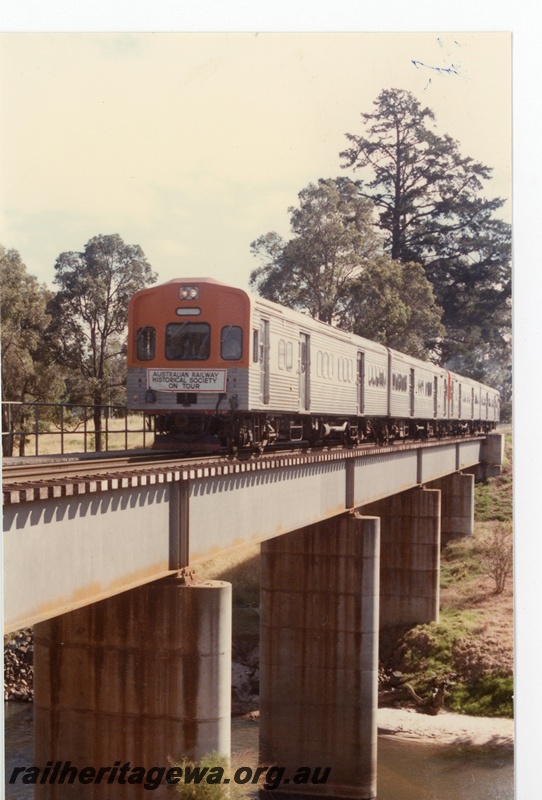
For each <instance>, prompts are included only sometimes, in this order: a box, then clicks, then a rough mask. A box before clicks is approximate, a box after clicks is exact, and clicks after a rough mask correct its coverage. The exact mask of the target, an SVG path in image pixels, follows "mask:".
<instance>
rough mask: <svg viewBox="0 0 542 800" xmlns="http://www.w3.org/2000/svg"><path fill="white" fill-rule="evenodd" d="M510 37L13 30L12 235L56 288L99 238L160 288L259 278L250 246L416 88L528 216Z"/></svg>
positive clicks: (491, 190)
mask: <svg viewBox="0 0 542 800" xmlns="http://www.w3.org/2000/svg"><path fill="white" fill-rule="evenodd" d="M511 44H512V37H511V35H510V33H509V32H501V33H499V32H496V33H484V32H478V33H476V32H470V33H465V32H463V33H453V32H440V33H439V32H427V33H416V32H414V33H406V32H405V33H354V32H343V33H332V32H323V33H322V32H304V33H295V32H282V33H270V32H259V33H254V32H247V33H232V32H218V33H217V32H208V33H196V32H188V33H186V32H156V33H150V32H142V33H137V32H134V33H126V32H122V31H119V32H111V33H108V32H101V33H76V32H62V33H46V32H4V33H3V34H2V35H1V36H0V75H1V76H3V79H2V81H1V88H0V111H1V120H2V121H1V125H0V135H1V145H0V172H1V174H2V189H1V190H0V214H1V218H0V243H1V244H3V245H4V246H5V247H9V248H15V249H16V250H18V251H19V252H20V254H21V257H22V259H23V261H24V263H25V264H26V266H27V268H28V271H29V272H30V273H31V274H33V275H36V276H37V278H38V279H39V280H40V281H42V282H45V283H47V284H49V285H52V281H53V278H54V264H55V260H56V258H57V257H58V255H59V254H60V253H62V252H65V251H71V250H75V251H81V250H82V249H83V248H84V245H85V244H86V242H87V241H89V239H91V238H92V237H93V236H96V235H98V234H112V233H118V234H120V236H121V237H122V238H123V240H124V241H125V242H126V243H129V244H138V245H140V246H141V247H142V249H143V252H144V253H145V255H146V256H147V259H148V260H149V262H150V263H151V265H152V267H153V268H154V270H155V271H156V272H157V273H158V279H159V281H160V282H162V281H166V280H169V279H171V278H174V277H184V276H186V277H189V276H190V277H195V276H200V277H202V276H209V277H213V278H216V279H218V280H222V281H225V282H228V283H232V284H234V285H237V286H240V287H242V288H246V287H247V286H248V280H249V276H250V272H251V270H252V269H254V268H255V267H256V266H257V261H256V260H255V259H254V257H253V256H252V255H251V252H250V243H251V242H252V241H254V240H255V239H257V238H258V237H259V236H261V235H262V234H264V233H267V232H268V231H272V230H274V231H277V232H278V233H279V234H281V235H282V236H284V237H286V238H287V237H288V236H289V214H288V208H289V207H291V206H295V205H296V204H297V202H298V193H299V192H300V191H301V189H303V188H304V187H306V186H307V185H308V184H309V183H311V182H316V181H317V180H318V179H319V178H333V177H337V176H339V175H345V174H348V175H350V176H351V177H358V176H361V173H359V172H353V171H352V170H344V169H342V168H341V159H340V158H339V153H340V152H341V150H343V149H345V148H346V147H347V146H348V142H347V139H346V137H345V134H346V133H354V134H361V133H362V132H363V127H362V121H361V116H360V114H361V113H362V112H371V111H372V110H373V102H374V101H375V99H376V97H377V96H378V94H379V93H380V91H381V90H382V89H388V88H401V89H406V90H408V91H410V92H412V93H413V94H414V96H415V97H416V98H417V99H418V100H419V101H420V102H421V103H423V104H424V105H426V106H428V107H429V108H431V109H432V110H433V112H434V113H435V115H436V131H437V132H438V133H440V134H445V133H447V134H449V135H450V136H452V138H454V139H456V140H457V141H458V142H459V144H460V149H461V152H462V154H463V155H468V156H471V157H473V158H475V159H476V160H479V161H481V162H482V163H484V164H486V165H487V166H490V167H492V168H493V178H492V180H491V181H490V182H488V188H487V193H488V195H489V196H492V197H493V196H500V197H503V198H506V199H507V203H506V205H505V207H504V208H503V209H502V210H501V212H500V216H502V217H504V218H505V219H507V220H510V219H511V210H512V206H511V202H510V198H511V189H512V187H511V153H512V151H511V147H512V145H511V132H512V101H511V97H512V96H511V88H512V83H511V77H512V71H511Z"/></svg>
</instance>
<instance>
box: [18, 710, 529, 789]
mask: <svg viewBox="0 0 542 800" xmlns="http://www.w3.org/2000/svg"><path fill="white" fill-rule="evenodd" d="M4 713H5V731H6V775H10V774H11V771H12V770H13V768H14V767H15V766H23V765H24V766H30V765H31V764H32V704H31V703H13V702H11V703H4ZM232 745H233V750H234V752H235V753H239V754H242V760H243V762H244V763H245V764H246V766H251V767H255V766H256V765H257V763H258V724H257V722H253V721H246V720H240V719H234V720H233V723H232ZM270 796H272V795H270ZM466 798H468V800H513V798H514V767H513V754H512V752H510V751H508V750H506V751H505V750H490V749H485V748H480V747H449V746H440V747H439V746H438V745H427V744H420V743H417V744H411V743H410V742H398V741H390V740H389V739H379V741H378V800H466ZM6 800H32V787H31V786H22V785H17V784H15V785H11V786H9V785H8V786H6Z"/></svg>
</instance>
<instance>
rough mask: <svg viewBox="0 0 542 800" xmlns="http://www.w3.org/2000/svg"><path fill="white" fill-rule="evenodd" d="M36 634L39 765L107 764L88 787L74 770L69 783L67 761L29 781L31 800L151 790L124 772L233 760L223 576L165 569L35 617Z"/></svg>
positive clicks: (162, 790) (164, 791)
mask: <svg viewBox="0 0 542 800" xmlns="http://www.w3.org/2000/svg"><path fill="white" fill-rule="evenodd" d="M34 632H35V640H34V641H35V643H34V658H35V667H34V670H35V701H34V709H35V710H34V718H35V723H34V741H35V761H34V763H35V764H38V765H40V766H41V767H42V768H43V767H45V765H46V764H47V762H51V763H52V768H54V765H55V763H56V762H61V763H62V765H63V767H64V765H65V764H66V762H71V766H72V767H73V766H75V767H76V768H77V769H78V770H79V771H80V770H81V769H84V768H86V767H89V768H91V769H94V770H95V772H96V773H97V771H98V770H99V769H100V768H101V767H103V768H107V767H109V768H111V769H110V770H109V771H106V772H105V773H104V776H103V778H102V780H101V782H100V783H96V782H93V781H91V780H89V781H87V784H88V785H81V784H82V782H80V780H79V776H80V772H79V774H78V775H77V776H76V777H75V778H74V782H73V783H72V784H71V783H70V782H69V780H70V774H73V772H72V773H70V772H69V770H68V771H67V772H66V777H65V781H64V783H60V782H59V777H58V775H57V780H56V781H55V782H54V783H52V784H51V783H45V784H44V785H41V784H39V785H37V786H35V797H36V798H40V800H41V798H47V800H49V799H50V798H51V799H52V798H55V800H56V798H64V797H67V796H69V797H73V796H75V795H76V796H78V797H89V798H90V797H92V798H94V797H100V798H107V800H114V799H116V798H120V797H122V798H126V796H127V791H128V793H129V795H130V797H131V796H132V795H134V794H138V795H139V794H143V795H145V796H147V795H148V793H149V791H148V790H149V786H147V789H145V788H144V785H143V783H144V781H142V782H141V783H133V782H132V781H131V780H130V775H131V770H133V768H135V767H139V768H144V771H145V773H146V774H147V773H148V771H149V770H151V769H152V768H155V767H157V768H160V767H165V768H166V772H167V770H168V769H169V768H170V767H171V759H173V760H177V761H178V760H180V759H181V758H182V757H183V756H186V757H187V758H190V759H195V760H196V759H199V758H201V757H202V756H203V755H205V754H206V753H209V752H210V751H213V750H216V751H218V752H219V753H221V754H224V755H226V756H228V757H229V754H230V702H231V701H230V698H231V585H230V584H229V583H224V582H222V581H204V582H201V583H193V584H189V583H187V582H185V580H184V579H183V578H181V577H177V576H173V577H171V578H164V579H162V580H158V581H155V582H154V583H149V584H146V585H145V586H142V587H140V588H137V589H133V590H131V591H128V592H124V593H122V594H119V595H116V596H114V597H111V598H109V599H107V600H104V601H102V602H99V603H95V604H93V605H89V606H86V607H84V608H81V609H78V610H76V611H72V612H70V613H68V614H64V615H62V616H59V617H55V618H53V619H50V620H48V621H46V622H41V623H39V624H38V625H36V626H35V628H34ZM127 763H129V765H130V766H129V768H127V769H126V770H125V773H124V780H117V779H118V778H119V776H120V774H121V770H122V767H123V765H125V764H127ZM115 764H116V766H117V769H116V770H115V771H114V772H113V769H114V767H115ZM89 776H92V773H90V772H89V773H87V777H89ZM113 776H114V780H113ZM132 777H133V776H132ZM156 777H157V774H156V772H155V773H153V778H152V779H151V780H156ZM109 778H111V779H112V780H111V783H108V779H109ZM147 782H148V781H147ZM123 783H124V784H125V783H130V784H132V785H130V786H126V785H122V784H123ZM171 790H172V787H171V786H167V785H166V784H165V782H164V780H163V781H162V783H161V784H160V786H159V787H158V788H154V787H153V791H152V795H153V797H156V798H160V797H170V796H171Z"/></svg>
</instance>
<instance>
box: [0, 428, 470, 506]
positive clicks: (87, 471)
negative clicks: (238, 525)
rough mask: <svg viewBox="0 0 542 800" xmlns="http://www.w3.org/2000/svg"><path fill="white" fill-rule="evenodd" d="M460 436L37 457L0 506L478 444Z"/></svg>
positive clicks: (10, 475)
mask: <svg viewBox="0 0 542 800" xmlns="http://www.w3.org/2000/svg"><path fill="white" fill-rule="evenodd" d="M480 438H481V437H480V436H465V437H458V438H450V439H446V440H445V441H444V442H443V440H429V441H427V442H420V441H407V442H397V443H393V444H388V445H377V444H374V443H370V444H362V445H358V446H357V447H355V448H351V449H345V448H344V447H342V446H334V447H332V446H329V447H314V448H306V447H298V448H292V447H291V445H288V447H287V449H286V448H285V449H274V450H272V451H270V452H266V453H264V454H262V455H259V456H256V455H253V454H249V453H247V454H241V455H240V456H238V457H237V458H235V459H232V458H231V457H228V456H227V455H217V454H213V455H202V454H199V455H198V454H194V455H191V456H188V455H186V454H183V453H173V454H171V453H170V454H165V453H163V452H162V453H161V452H153V453H137V454H134V453H123V454H121V455H116V456H111V455H109V456H107V457H106V458H103V457H101V456H98V457H96V456H95V455H87V456H86V457H83V458H77V457H75V456H74V457H71V458H70V457H66V456H63V457H52V458H50V459H49V460H46V459H44V458H43V457H38V458H36V459H32V460H29V459H28V460H25V461H24V462H21V461H17V462H15V459H9V460H7V461H5V462H4V463H3V467H2V484H3V485H2V493H3V502H4V504H9V503H20V502H25V501H32V500H45V499H50V498H60V497H64V496H73V495H81V494H89V493H94V492H102V491H108V490H115V489H120V488H129V487H137V486H152V485H156V484H160V483H170V482H172V481H177V480H190V479H192V478H201V477H213V476H219V475H231V474H234V473H238V472H247V471H250V472H252V471H260V470H263V469H273V468H277V467H281V466H293V465H298V464H307V463H311V462H322V461H335V460H342V459H345V458H346V459H350V458H359V457H362V456H364V455H370V454H383V453H386V452H396V451H400V450H411V449H416V448H419V447H421V446H422V447H435V446H438V445H442V444H454V443H456V442H465V441H469V440H470V441H472V440H478V439H480Z"/></svg>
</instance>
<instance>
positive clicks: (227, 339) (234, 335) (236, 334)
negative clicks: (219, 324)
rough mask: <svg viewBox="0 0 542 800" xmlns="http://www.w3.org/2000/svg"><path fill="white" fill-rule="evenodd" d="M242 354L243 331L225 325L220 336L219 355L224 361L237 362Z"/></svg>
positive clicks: (237, 327)
mask: <svg viewBox="0 0 542 800" xmlns="http://www.w3.org/2000/svg"><path fill="white" fill-rule="evenodd" d="M242 354H243V330H242V328H240V327H239V326H238V325H226V326H225V327H224V328H222V332H221V335H220V355H221V356H222V358H223V359H224V360H225V361H239V359H240V358H241V356H242Z"/></svg>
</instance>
